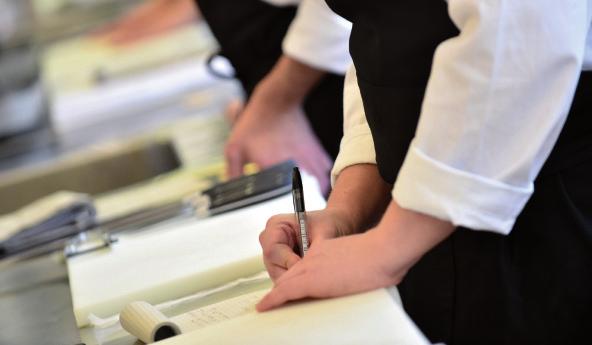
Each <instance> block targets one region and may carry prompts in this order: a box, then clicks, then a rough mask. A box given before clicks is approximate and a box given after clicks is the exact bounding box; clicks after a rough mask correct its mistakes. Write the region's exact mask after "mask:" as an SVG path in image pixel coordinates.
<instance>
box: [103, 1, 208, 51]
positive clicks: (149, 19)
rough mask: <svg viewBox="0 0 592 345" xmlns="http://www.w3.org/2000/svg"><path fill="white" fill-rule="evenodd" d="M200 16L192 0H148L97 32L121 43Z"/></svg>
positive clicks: (129, 41)
mask: <svg viewBox="0 0 592 345" xmlns="http://www.w3.org/2000/svg"><path fill="white" fill-rule="evenodd" d="M198 18H199V14H198V11H197V8H196V6H195V4H194V2H193V0H151V1H148V2H146V3H145V4H144V5H142V6H139V7H137V8H135V9H133V10H132V11H131V12H130V13H128V14H126V15H125V16H123V17H122V18H121V19H119V20H117V21H116V22H115V23H112V24H110V25H108V26H107V27H105V28H103V29H100V30H99V31H97V32H96V35H97V36H98V37H99V38H103V39H106V40H108V41H109V42H111V43H113V44H117V45H124V44H129V43H133V42H135V41H139V40H141V39H144V38H149V37H152V36H155V35H158V34H161V33H163V32H166V31H167V30H170V29H172V28H175V27H178V26H181V25H184V24H187V23H190V22H192V21H193V20H196V19H198Z"/></svg>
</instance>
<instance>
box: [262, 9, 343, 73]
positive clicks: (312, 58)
mask: <svg viewBox="0 0 592 345" xmlns="http://www.w3.org/2000/svg"><path fill="white" fill-rule="evenodd" d="M264 1H265V2H267V3H270V4H272V5H275V6H287V5H298V11H297V13H296V17H295V18H294V20H293V21H292V23H291V24H290V27H289V28H288V32H287V33H286V36H285V37H284V41H283V43H282V48H283V52H284V54H286V55H288V56H290V57H291V58H294V59H295V60H298V61H300V62H302V63H305V64H307V65H309V66H312V67H315V68H318V69H321V70H324V71H328V72H333V73H336V74H342V75H343V74H345V72H346V70H347V68H348V66H349V65H350V64H351V57H350V55H349V48H348V47H349V46H348V45H349V34H350V31H351V23H350V22H348V21H347V20H345V19H344V18H342V17H340V16H338V15H337V14H335V13H334V12H333V11H332V10H331V9H330V8H329V7H328V6H327V4H326V3H325V1H324V0H264Z"/></svg>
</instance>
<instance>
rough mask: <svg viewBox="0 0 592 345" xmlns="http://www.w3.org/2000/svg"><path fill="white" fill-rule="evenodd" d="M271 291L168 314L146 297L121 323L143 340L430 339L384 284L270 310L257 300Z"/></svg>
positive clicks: (168, 343) (176, 343)
mask: <svg viewBox="0 0 592 345" xmlns="http://www.w3.org/2000/svg"><path fill="white" fill-rule="evenodd" d="M267 291H268V290H267V289H265V290H260V291H255V292H251V293H247V294H244V295H241V296H238V297H234V298H230V299H227V300H224V301H221V302H218V303H215V304H212V305H208V306H204V307H202V308H199V309H196V310H193V311H190V312H187V313H185V314H181V315H178V316H175V317H172V318H167V317H166V316H164V315H163V314H162V313H160V312H159V311H158V310H156V309H155V308H154V307H153V306H151V305H150V304H148V303H145V302H134V303H131V304H129V305H127V306H126V307H125V308H124V310H123V311H122V312H121V314H120V321H121V324H122V325H123V327H124V328H125V329H126V330H127V331H128V332H130V333H131V334H133V335H134V336H136V337H137V338H139V339H140V340H142V341H143V342H145V343H152V342H154V341H158V340H162V341H159V342H158V344H162V345H182V344H263V345H265V344H298V345H301V344H309V345H310V344H312V345H315V344H319V345H320V344H323V345H324V344H356V345H357V344H429V343H428V341H427V340H426V339H425V337H424V336H423V335H422V334H421V332H420V331H419V330H418V329H417V328H416V326H415V325H414V324H413V322H411V320H410V319H409V318H408V316H407V315H406V314H405V313H404V312H403V310H402V308H401V306H400V305H399V304H398V303H397V302H395V300H394V299H393V297H392V296H391V295H390V294H389V293H388V292H387V290H385V289H379V290H375V291H371V292H367V293H362V294H357V295H352V296H346V297H340V298H334V299H326V300H309V301H305V302H298V303H292V304H290V305H287V306H284V307H282V308H279V309H276V310H273V311H269V312H266V313H257V312H256V311H255V307H254V306H255V304H256V303H257V302H258V301H259V300H260V299H261V298H262V297H263V296H264V295H265V293H266V292H267Z"/></svg>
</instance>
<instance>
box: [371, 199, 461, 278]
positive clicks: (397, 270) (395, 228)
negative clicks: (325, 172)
mask: <svg viewBox="0 0 592 345" xmlns="http://www.w3.org/2000/svg"><path fill="white" fill-rule="evenodd" d="M454 229H455V227H454V226H453V225H452V223H450V222H448V221H445V220H441V219H438V218H435V217H432V216H429V215H426V214H423V213H419V212H415V211H412V210H408V209H404V208H402V207H400V206H399V205H398V204H397V202H396V201H394V200H393V201H391V202H390V204H389V206H388V208H387V210H386V212H385V213H384V215H383V217H382V219H381V220H380V223H379V224H378V225H377V226H376V228H374V229H373V230H372V231H370V232H369V234H368V235H371V236H374V238H375V240H376V242H377V243H379V245H380V246H382V248H383V249H381V250H380V254H381V255H384V259H383V260H382V261H383V262H384V263H385V265H384V266H383V268H384V270H385V272H384V273H385V274H387V275H388V276H390V277H393V278H394V279H395V281H400V280H401V279H402V278H403V277H404V275H405V274H406V273H407V271H408V270H409V268H411V266H413V265H414V264H415V263H416V262H417V261H418V260H419V259H420V258H421V257H422V256H423V255H424V254H425V253H427V252H428V251H429V250H430V249H432V248H433V247H435V246H436V245H437V244H438V243H440V242H441V241H443V240H444V239H446V238H447V237H448V236H450V235H451V234H452V233H453V232H454Z"/></svg>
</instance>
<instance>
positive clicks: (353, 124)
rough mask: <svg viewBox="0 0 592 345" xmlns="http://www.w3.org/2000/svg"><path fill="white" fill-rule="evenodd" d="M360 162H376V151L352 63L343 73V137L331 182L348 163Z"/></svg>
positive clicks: (333, 181) (333, 182) (332, 182)
mask: <svg viewBox="0 0 592 345" xmlns="http://www.w3.org/2000/svg"><path fill="white" fill-rule="evenodd" d="M362 163H369V164H376V153H375V152H374V141H372V134H371V133H370V127H368V122H366V115H365V113H364V105H363V104H362V96H361V95H360V88H359V87H358V79H357V77H356V70H355V68H354V66H353V64H352V65H350V67H349V69H348V70H347V73H346V74H345V82H344V86H343V138H342V139H341V145H340V147H339V154H338V155H337V158H336V159H335V164H334V165H333V170H332V171H331V184H332V185H334V184H335V180H336V179H337V176H338V175H339V173H340V172H341V171H342V170H343V169H345V168H347V167H348V166H350V165H355V164H362Z"/></svg>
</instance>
